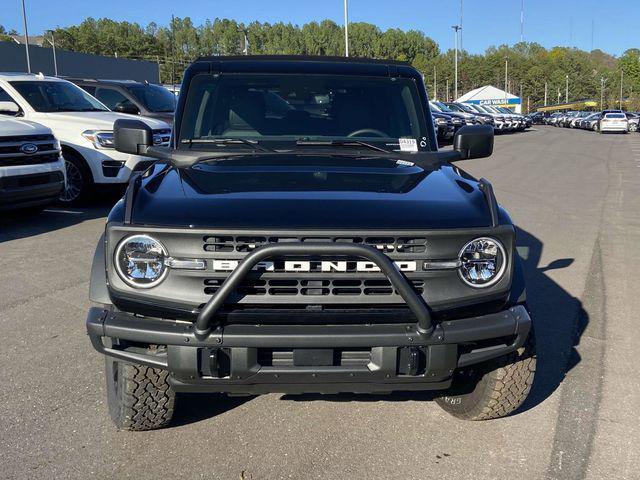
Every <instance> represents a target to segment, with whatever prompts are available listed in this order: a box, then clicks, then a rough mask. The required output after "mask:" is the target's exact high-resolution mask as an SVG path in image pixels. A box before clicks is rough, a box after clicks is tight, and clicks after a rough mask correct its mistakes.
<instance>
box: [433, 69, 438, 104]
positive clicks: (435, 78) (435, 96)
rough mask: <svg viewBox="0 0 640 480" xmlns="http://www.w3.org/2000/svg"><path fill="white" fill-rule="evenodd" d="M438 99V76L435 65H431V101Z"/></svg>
mask: <svg viewBox="0 0 640 480" xmlns="http://www.w3.org/2000/svg"><path fill="white" fill-rule="evenodd" d="M437 99H438V76H437V72H436V66H435V65H434V66H433V101H434V102H435V101H436V100H437Z"/></svg>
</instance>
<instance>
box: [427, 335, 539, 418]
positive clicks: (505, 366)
mask: <svg viewBox="0 0 640 480" xmlns="http://www.w3.org/2000/svg"><path fill="white" fill-rule="evenodd" d="M535 370H536V354H535V337H534V334H533V330H532V331H531V333H530V334H529V338H528V339H527V341H526V342H525V344H524V345H523V346H522V347H521V348H519V349H518V350H516V351H515V352H513V353H510V354H508V355H505V356H503V357H499V358H496V359H495V360H490V361H488V362H485V363H481V364H478V365H472V366H471V367H468V368H464V369H461V370H459V371H456V373H455V374H454V379H453V386H452V387H451V389H450V390H449V391H447V392H446V395H445V396H442V397H440V398H437V399H436V402H437V403H438V405H440V407H442V408H443V409H444V410H445V411H447V412H448V413H450V414H451V415H453V416H454V417H457V418H461V419H463V420H491V419H493V418H501V417H505V416H507V415H509V414H510V413H511V412H513V411H514V410H515V409H516V408H518V407H519V406H520V405H522V402H524V400H525V399H526V398H527V395H528V394H529V390H531V385H532V383H533V377H534V374H535Z"/></svg>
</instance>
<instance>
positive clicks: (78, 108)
mask: <svg viewBox="0 0 640 480" xmlns="http://www.w3.org/2000/svg"><path fill="white" fill-rule="evenodd" d="M80 87H82V88H80ZM174 108H175V96H174V95H172V94H171V92H169V91H167V90H166V89H164V88H163V87H160V86H155V85H150V84H146V83H141V82H116V81H98V80H80V79H73V82H71V81H69V80H67V79H63V78H57V77H47V76H44V75H42V74H25V73H0V210H1V209H4V210H8V209H17V208H29V209H42V208H44V207H45V206H46V205H48V204H50V203H52V202H54V201H58V202H60V203H62V204H66V205H74V204H78V203H80V202H82V201H83V200H85V199H86V198H87V197H89V196H90V195H92V194H93V193H94V191H95V188H94V186H95V185H112V186H120V187H121V186H124V185H126V184H127V183H128V182H129V179H130V178H131V176H132V174H133V173H134V172H140V171H143V170H145V169H147V168H148V167H149V166H150V165H151V164H152V163H153V162H151V161H149V159H148V158H145V157H142V156H139V155H131V154H123V153H121V152H118V151H116V150H115V148H114V139H113V124H114V122H115V121H116V120H117V119H120V118H124V119H126V118H132V117H133V116H134V115H136V116H138V115H139V116H138V117H137V118H141V119H143V121H144V122H145V123H146V124H147V125H148V126H149V127H150V128H151V129H152V131H153V135H154V138H153V141H154V143H155V144H157V145H168V143H169V140H170V138H171V125H170V123H168V122H170V121H171V119H172V116H173V109H174Z"/></svg>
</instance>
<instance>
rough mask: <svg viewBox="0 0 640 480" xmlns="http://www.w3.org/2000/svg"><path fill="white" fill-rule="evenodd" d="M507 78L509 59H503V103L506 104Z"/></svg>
mask: <svg viewBox="0 0 640 480" xmlns="http://www.w3.org/2000/svg"><path fill="white" fill-rule="evenodd" d="M507 78H509V57H506V56H505V57H504V100H505V102H504V103H507V102H508V100H507V98H508V97H507Z"/></svg>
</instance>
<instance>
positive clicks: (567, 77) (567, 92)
mask: <svg viewBox="0 0 640 480" xmlns="http://www.w3.org/2000/svg"><path fill="white" fill-rule="evenodd" d="M564 80H565V90H564V103H569V75H565V76H564Z"/></svg>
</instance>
